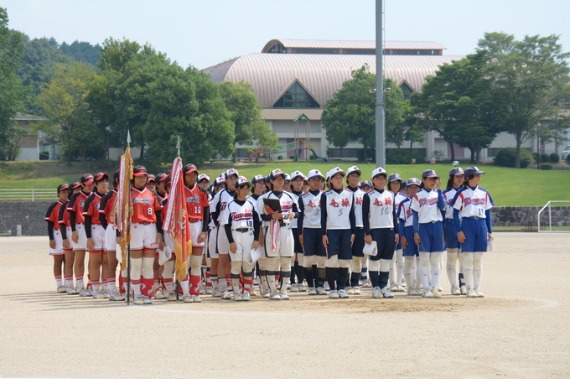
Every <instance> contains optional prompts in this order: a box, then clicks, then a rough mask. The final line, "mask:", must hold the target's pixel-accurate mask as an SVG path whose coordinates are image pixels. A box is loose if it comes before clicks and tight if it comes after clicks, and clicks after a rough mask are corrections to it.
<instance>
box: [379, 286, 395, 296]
mask: <svg viewBox="0 0 570 379" xmlns="http://www.w3.org/2000/svg"><path fill="white" fill-rule="evenodd" d="M380 293H381V294H382V296H384V298H385V299H392V298H394V294H393V293H392V291H390V289H389V288H388V286H386V287H384V288H382V289H381V290H380Z"/></svg>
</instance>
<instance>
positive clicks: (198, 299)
mask: <svg viewBox="0 0 570 379" xmlns="http://www.w3.org/2000/svg"><path fill="white" fill-rule="evenodd" d="M190 297H191V298H192V302H193V303H201V302H202V298H201V297H200V296H199V295H190Z"/></svg>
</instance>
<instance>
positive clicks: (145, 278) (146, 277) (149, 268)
mask: <svg viewBox="0 0 570 379" xmlns="http://www.w3.org/2000/svg"><path fill="white" fill-rule="evenodd" d="M153 287H154V257H143V259H142V286H141V293H142V294H143V295H144V296H147V297H152V295H153V293H152V288H153Z"/></svg>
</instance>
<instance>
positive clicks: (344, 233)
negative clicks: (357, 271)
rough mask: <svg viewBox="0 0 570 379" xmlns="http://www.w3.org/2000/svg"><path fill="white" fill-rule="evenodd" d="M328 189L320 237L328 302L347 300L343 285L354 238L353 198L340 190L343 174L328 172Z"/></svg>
mask: <svg viewBox="0 0 570 379" xmlns="http://www.w3.org/2000/svg"><path fill="white" fill-rule="evenodd" d="M329 176H330V182H331V186H332V188H331V189H330V190H329V191H326V192H324V193H323V194H322V195H321V233H322V239H323V245H324V247H325V249H326V251H327V261H326V277H327V282H328V284H329V288H330V292H329V298H331V299H338V298H341V299H347V298H348V297H349V295H348V293H347V292H346V281H347V279H348V266H349V265H350V263H351V261H352V247H351V246H352V244H353V243H354V238H355V235H354V233H355V228H356V221H355V217H354V194H353V193H352V192H351V191H349V190H347V189H344V188H343V178H344V171H343V170H342V169H341V168H340V167H335V168H333V169H332V170H331V171H329Z"/></svg>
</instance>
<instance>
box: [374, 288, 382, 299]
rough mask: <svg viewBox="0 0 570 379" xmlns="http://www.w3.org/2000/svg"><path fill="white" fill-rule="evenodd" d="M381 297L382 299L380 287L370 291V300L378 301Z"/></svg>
mask: <svg viewBox="0 0 570 379" xmlns="http://www.w3.org/2000/svg"><path fill="white" fill-rule="evenodd" d="M381 297H382V290H381V289H380V287H374V288H373V289H372V298H373V299H379V298H381Z"/></svg>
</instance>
